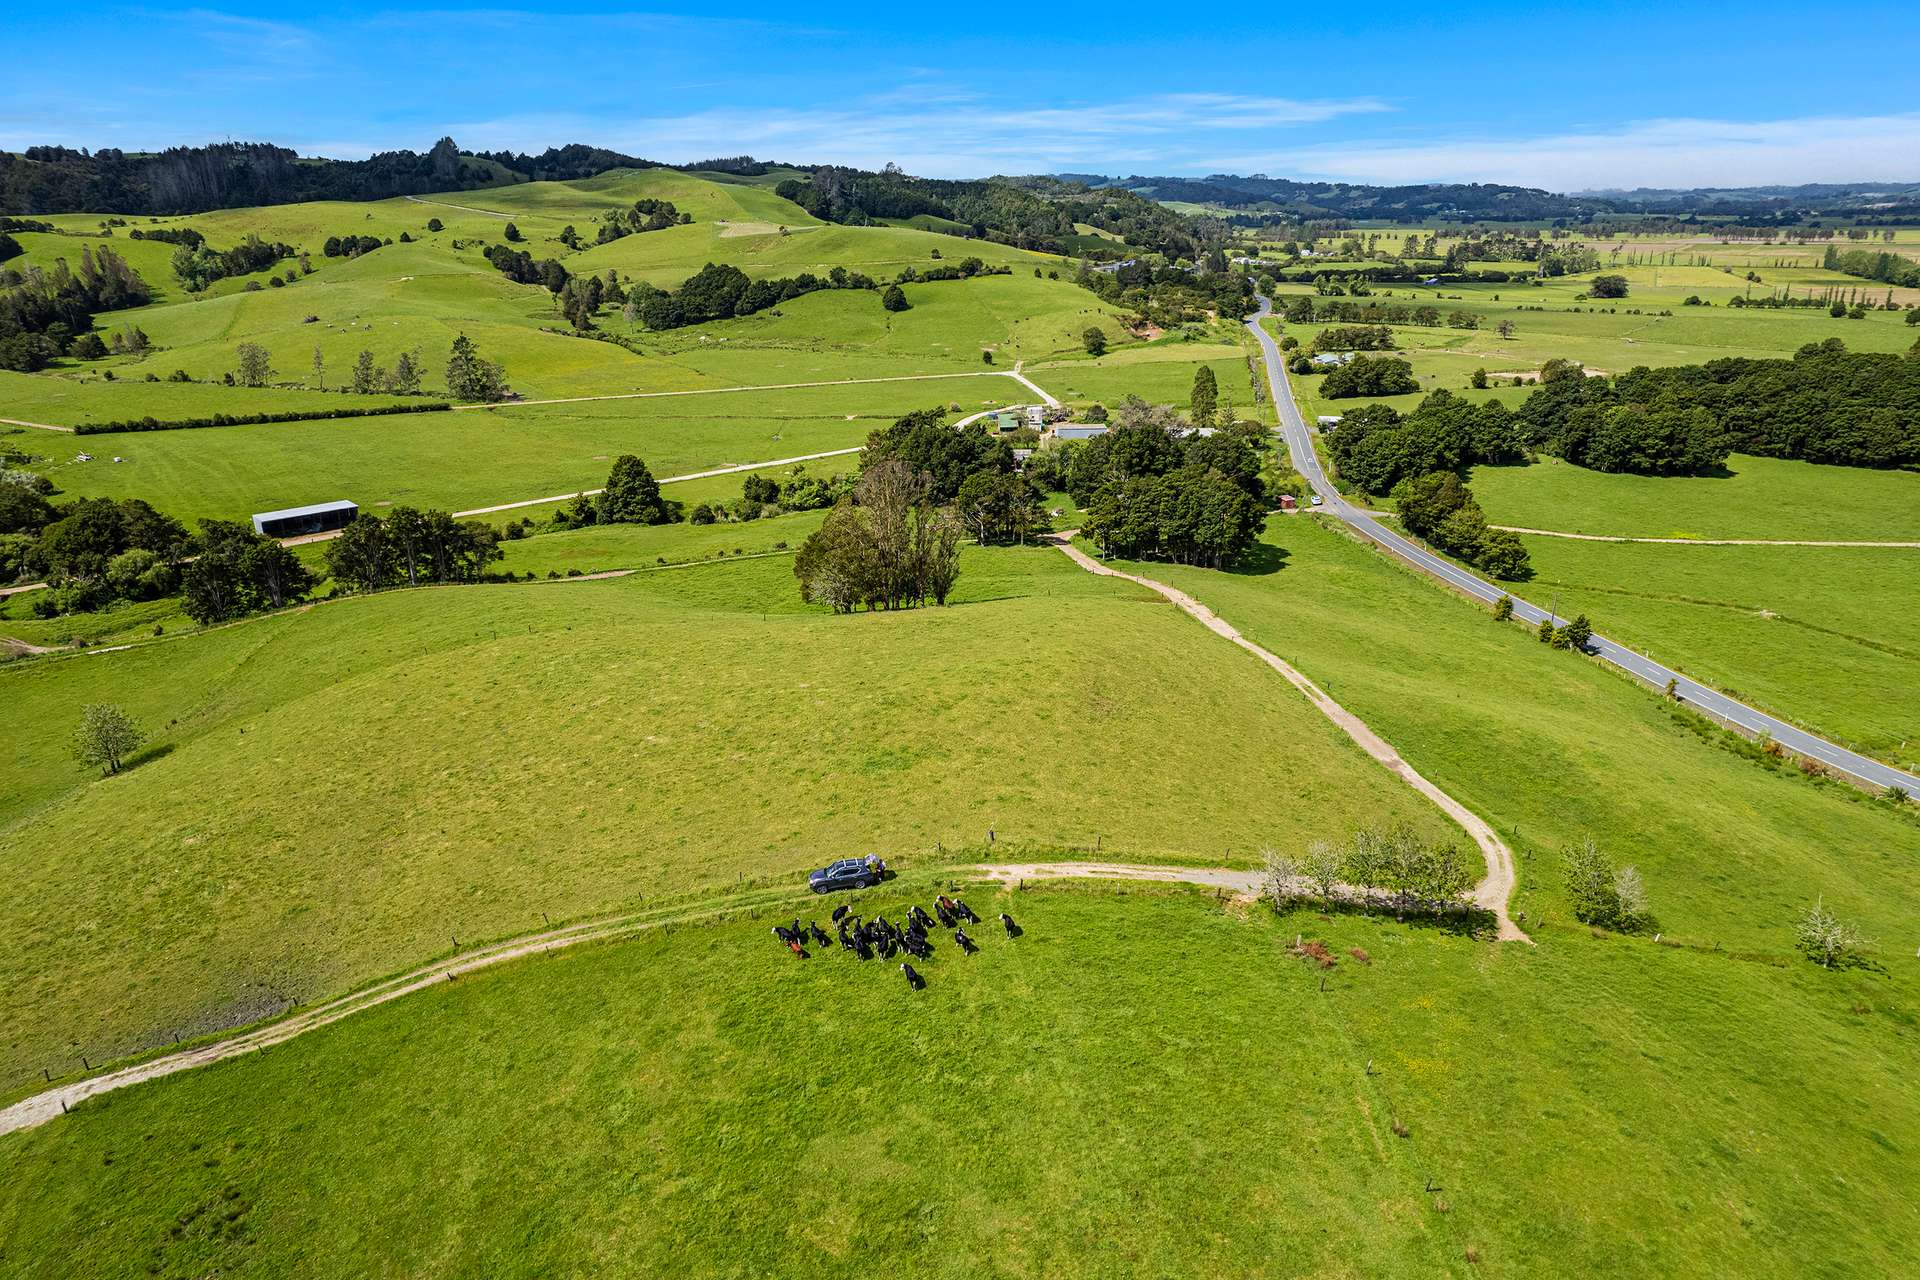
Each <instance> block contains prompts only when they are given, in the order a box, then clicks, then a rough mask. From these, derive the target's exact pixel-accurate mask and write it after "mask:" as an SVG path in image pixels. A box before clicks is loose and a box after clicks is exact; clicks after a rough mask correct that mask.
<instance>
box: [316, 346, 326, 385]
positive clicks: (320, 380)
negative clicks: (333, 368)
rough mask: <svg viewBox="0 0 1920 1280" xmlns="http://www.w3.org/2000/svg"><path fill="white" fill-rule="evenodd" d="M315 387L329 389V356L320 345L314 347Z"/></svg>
mask: <svg viewBox="0 0 1920 1280" xmlns="http://www.w3.org/2000/svg"><path fill="white" fill-rule="evenodd" d="M313 389H314V390H315V391H325V390H326V389H327V357H326V355H325V353H323V352H322V351H321V350H320V348H318V347H315V348H314V349H313Z"/></svg>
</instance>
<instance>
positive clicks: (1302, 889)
mask: <svg viewBox="0 0 1920 1280" xmlns="http://www.w3.org/2000/svg"><path fill="white" fill-rule="evenodd" d="M1263 861H1264V868H1263V870H1264V878H1263V884H1262V896H1264V897H1265V898H1266V899H1267V900H1268V901H1270V902H1272V903H1273V904H1274V905H1275V906H1276V907H1281V908H1287V907H1291V906H1294V905H1296V904H1299V903H1303V902H1314V901H1317V902H1319V903H1320V904H1322V905H1325V906H1333V905H1335V904H1345V905H1350V906H1358V907H1360V908H1361V909H1363V910H1368V911H1371V910H1373V909H1374V908H1375V907H1376V906H1379V907H1383V908H1385V909H1386V910H1389V911H1392V912H1394V913H1395V914H1397V915H1406V914H1411V913H1414V912H1424V911H1452V910H1456V909H1458V908H1459V907H1460V906H1461V902H1460V896H1461V895H1462V894H1463V893H1465V892H1466V891H1467V890H1468V889H1470V888H1472V887H1473V885H1474V882H1475V881H1476V880H1477V879H1478V876H1477V875H1476V871H1477V867H1476V866H1475V863H1474V861H1471V860H1469V859H1468V858H1467V857H1466V856H1465V855H1463V854H1462V853H1461V851H1460V849H1459V847H1458V846H1457V845H1454V844H1452V843H1451V842H1448V843H1435V842H1433V841H1430V840H1426V839H1424V838H1422V837H1421V836H1420V835H1419V833H1417V832H1415V831H1414V830H1412V829H1411V828H1409V827H1404V826H1402V827H1396V828H1394V829H1393V830H1391V831H1383V830H1381V829H1380V828H1378V827H1371V826H1369V827H1362V828H1361V829H1360V830H1358V831H1356V832H1354V834H1353V836H1352V838H1351V839H1350V840H1349V841H1348V842H1347V843H1346V844H1345V845H1333V844H1329V843H1327V842H1325V841H1316V842H1314V843H1313V844H1312V845H1310V846H1309V847H1308V848H1307V851H1306V852H1305V853H1304V854H1303V855H1301V856H1298V857H1295V856H1291V855H1287V854H1282V853H1277V852H1275V851H1273V850H1271V849H1269V850H1267V851H1266V852H1265V854H1264V858H1263Z"/></svg>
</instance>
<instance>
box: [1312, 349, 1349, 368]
mask: <svg viewBox="0 0 1920 1280" xmlns="http://www.w3.org/2000/svg"><path fill="white" fill-rule="evenodd" d="M1352 359H1353V353H1352V352H1350V351H1322V352H1320V353H1319V354H1318V355H1316V356H1314V357H1313V362H1314V363H1315V364H1323V365H1326V366H1328V367H1332V366H1333V365H1336V364H1347V363H1348V362H1350V361H1351V360H1352Z"/></svg>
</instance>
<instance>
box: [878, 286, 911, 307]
mask: <svg viewBox="0 0 1920 1280" xmlns="http://www.w3.org/2000/svg"><path fill="white" fill-rule="evenodd" d="M880 305H881V306H882V307H883V308H885V309H886V310H888V311H906V310H909V309H910V308H912V306H913V304H912V303H911V302H908V301H907V293H906V290H904V289H902V288H901V287H900V286H899V285H897V284H890V285H888V286H887V289H886V292H885V293H882V294H881V295H880Z"/></svg>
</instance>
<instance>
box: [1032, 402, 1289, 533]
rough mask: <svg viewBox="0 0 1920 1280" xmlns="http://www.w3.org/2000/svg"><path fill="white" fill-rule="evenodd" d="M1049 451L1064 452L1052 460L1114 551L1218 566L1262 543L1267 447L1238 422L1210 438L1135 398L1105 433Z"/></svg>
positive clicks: (1088, 527)
mask: <svg viewBox="0 0 1920 1280" xmlns="http://www.w3.org/2000/svg"><path fill="white" fill-rule="evenodd" d="M1049 452H1055V453H1060V452H1064V455H1065V457H1064V460H1056V459H1048V461H1047V462H1046V463H1044V464H1043V468H1044V469H1054V468H1057V469H1059V470H1061V471H1063V472H1064V478H1065V480H1066V483H1067V487H1068V490H1069V492H1070V493H1072V494H1073V497H1074V500H1075V501H1076V502H1077V503H1079V504H1080V505H1081V506H1082V507H1084V508H1085V509H1086V520H1085V521H1084V522H1083V524H1082V526H1081V527H1082V530H1083V531H1084V532H1085V533H1086V535H1087V536H1088V537H1089V538H1091V539H1093V540H1094V541H1095V542H1096V543H1097V544H1098V545H1099V546H1100V549H1101V551H1102V552H1103V553H1104V554H1107V555H1118V556H1123V557H1127V558H1130V559H1131V558H1154V559H1165V560H1172V561H1174V562H1176V563H1179V564H1194V565H1204V566H1206V567H1208V568H1216V569H1217V568H1222V567H1224V566H1227V565H1230V564H1234V563H1236V562H1238V561H1239V560H1240V559H1241V558H1242V557H1244V556H1245V555H1246V553H1247V552H1248V551H1250V550H1252V548H1253V545H1254V543H1255V542H1256V541H1258V539H1259V536H1260V530H1261V528H1262V527H1263V526H1264V524H1265V514H1264V513H1265V505H1264V499H1265V490H1264V486H1263V485H1262V482H1261V479H1260V470H1261V460H1260V454H1259V450H1258V448H1257V447H1256V446H1255V444H1254V443H1253V442H1252V440H1251V439H1250V438H1249V435H1248V434H1247V433H1244V432H1242V431H1241V430H1239V429H1238V428H1235V429H1229V430H1221V431H1216V432H1215V433H1214V434H1212V435H1205V436H1203V435H1201V434H1200V433H1199V432H1197V431H1196V430H1194V429H1193V428H1192V427H1191V426H1190V424H1188V423H1187V422H1186V420H1185V419H1182V418H1181V417H1179V416H1178V415H1177V414H1176V413H1174V411H1173V410H1172V409H1170V408H1168V407H1165V406H1151V405H1148V404H1146V403H1145V402H1144V401H1141V400H1140V399H1139V398H1138V397H1133V396H1129V397H1128V398H1127V399H1126V400H1125V401H1123V402H1122V403H1121V404H1120V406H1119V408H1118V409H1116V410H1115V411H1114V414H1113V421H1112V426H1111V428H1110V429H1109V430H1108V432H1107V433H1106V434H1105V435H1102V436H1096V437H1095V438H1094V439H1092V440H1087V441H1082V442H1075V443H1071V444H1068V445H1064V446H1060V447H1059V449H1056V450H1053V451H1049ZM1043 456H1044V455H1043Z"/></svg>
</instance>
